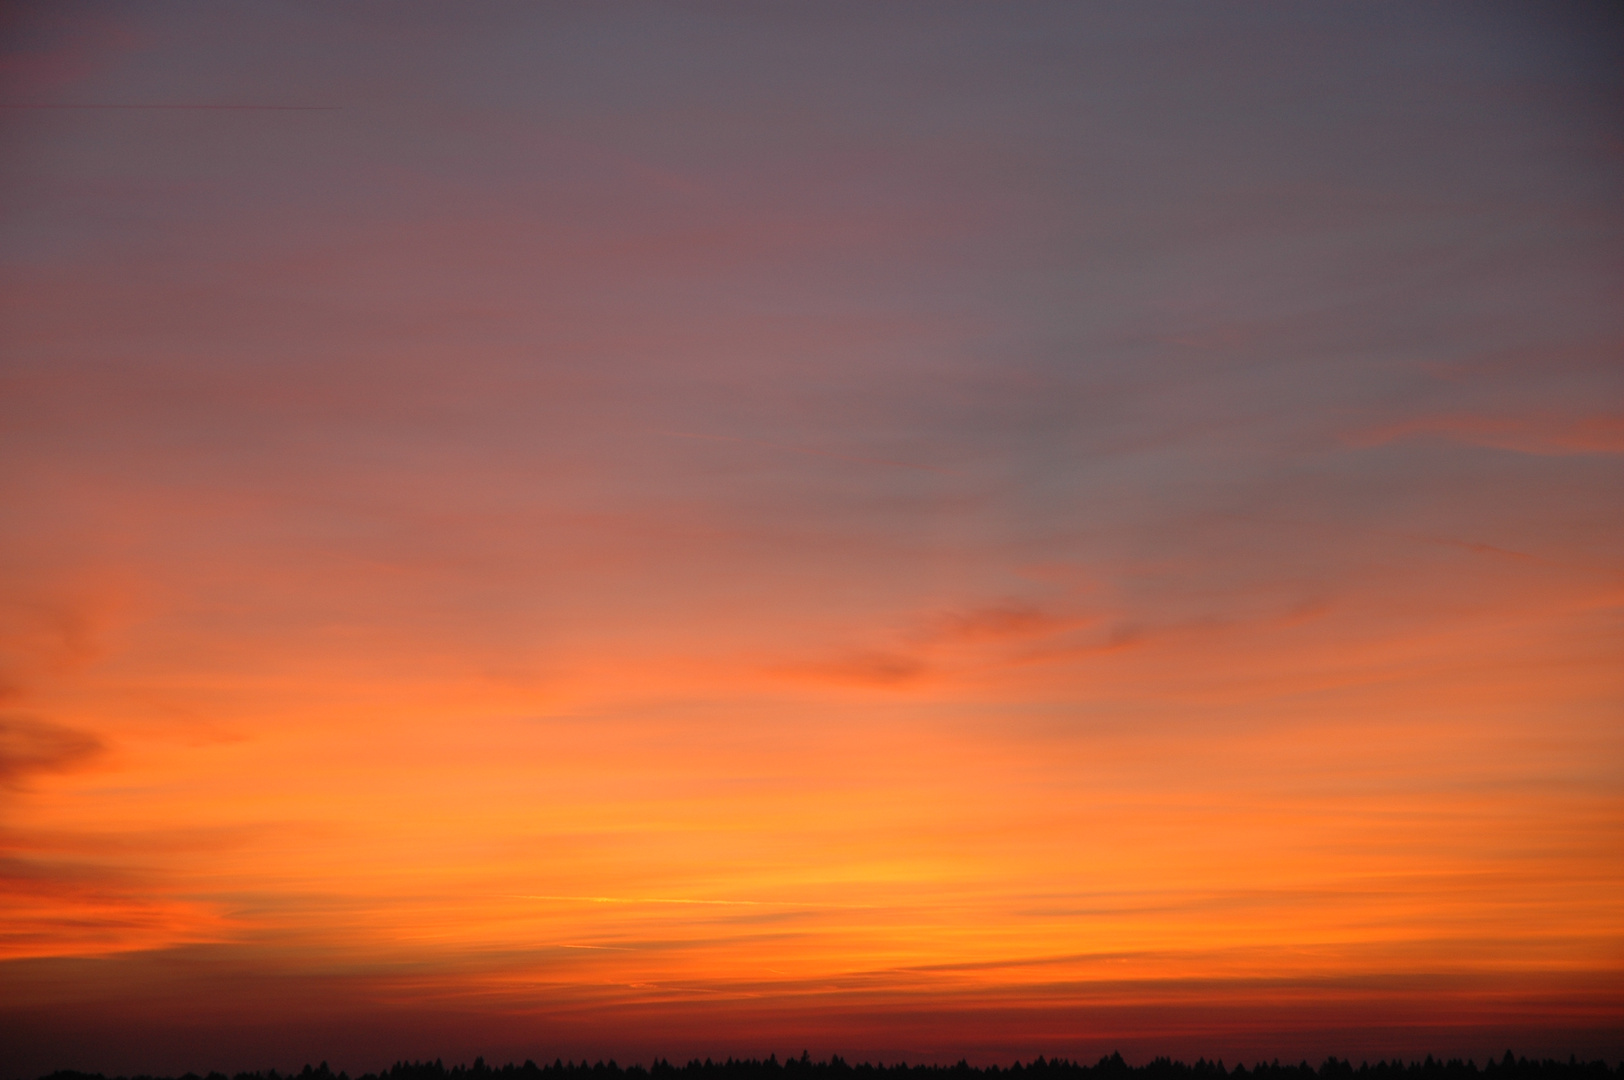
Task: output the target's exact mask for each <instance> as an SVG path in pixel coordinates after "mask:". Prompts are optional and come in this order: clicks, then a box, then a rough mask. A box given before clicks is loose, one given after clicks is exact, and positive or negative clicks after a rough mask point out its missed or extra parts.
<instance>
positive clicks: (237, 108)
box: [0, 105, 343, 112]
mask: <svg viewBox="0 0 1624 1080" xmlns="http://www.w3.org/2000/svg"><path fill="white" fill-rule="evenodd" d="M341 108H343V106H341V105H0V109H188V110H204V111H229V112H338V111H339V110H340V109H341Z"/></svg>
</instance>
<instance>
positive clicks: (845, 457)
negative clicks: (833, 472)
mask: <svg viewBox="0 0 1624 1080" xmlns="http://www.w3.org/2000/svg"><path fill="white" fill-rule="evenodd" d="M656 434H659V435H671V436H674V437H676V438H679V439H703V440H705V441H706V442H727V443H741V444H743V445H745V446H761V447H765V448H767V449H769V450H784V451H787V452H789V453H791V454H807V455H810V456H812V457H822V458H833V459H834V460H836V461H850V462H854V463H855V464H858V465H889V466H892V467H893V468H897V469H917V470H918V471H920V472H929V473H940V474H941V475H943V476H963V475H964V474H963V473H961V472H958V471H956V470H953V469H942V468H938V467H937V466H934V465H915V464H913V463H912V462H908V461H892V460H891V459H889V458H871V457H856V456H854V455H852V454H837V453H834V452H833V451H830V450H813V449H811V448H810V447H806V446H792V445H790V444H789V443H780V442H769V441H767V440H766V439H746V438H742V437H741V436H738V435H705V434H702V433H700V432H697V431H671V430H668V429H665V428H658V429H656Z"/></svg>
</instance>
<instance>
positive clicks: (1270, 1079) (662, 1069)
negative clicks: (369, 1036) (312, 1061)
mask: <svg viewBox="0 0 1624 1080" xmlns="http://www.w3.org/2000/svg"><path fill="white" fill-rule="evenodd" d="M994 1077H998V1078H1001V1080H1231V1078H1233V1080H1624V1061H1621V1062H1619V1064H1618V1066H1617V1067H1616V1068H1614V1067H1610V1066H1609V1065H1608V1064H1607V1063H1606V1062H1605V1061H1580V1060H1579V1059H1578V1058H1577V1057H1570V1058H1568V1060H1567V1061H1557V1060H1554V1059H1551V1058H1545V1059H1543V1060H1532V1059H1529V1058H1526V1057H1516V1056H1514V1055H1513V1054H1512V1053H1511V1051H1509V1050H1507V1051H1506V1054H1505V1056H1504V1057H1503V1058H1500V1059H1499V1060H1495V1059H1494V1058H1490V1059H1489V1060H1488V1062H1487V1063H1486V1064H1485V1065H1484V1066H1483V1067H1482V1068H1479V1067H1478V1065H1477V1063H1476V1062H1475V1061H1474V1060H1471V1059H1467V1060H1462V1059H1460V1058H1450V1059H1449V1060H1447V1061H1445V1060H1443V1059H1440V1058H1434V1057H1433V1056H1432V1055H1430V1054H1428V1055H1427V1057H1426V1059H1425V1060H1424V1061H1409V1062H1406V1061H1402V1060H1398V1059H1394V1060H1392V1061H1378V1062H1376V1063H1375V1064H1370V1063H1369V1062H1360V1064H1359V1065H1358V1067H1355V1066H1354V1064H1353V1062H1352V1061H1351V1060H1338V1059H1337V1058H1335V1057H1330V1058H1326V1059H1325V1061H1324V1063H1322V1064H1321V1065H1320V1066H1319V1067H1318V1068H1315V1067H1314V1066H1312V1065H1310V1064H1309V1063H1308V1062H1307V1061H1303V1062H1300V1063H1298V1064H1296V1065H1290V1064H1285V1065H1282V1064H1281V1063H1280V1060H1279V1059H1278V1058H1276V1059H1275V1060H1273V1061H1264V1062H1259V1063H1257V1064H1255V1065H1253V1066H1252V1067H1251V1068H1247V1067H1246V1065H1244V1064H1237V1065H1236V1066H1235V1067H1234V1068H1226V1067H1225V1066H1224V1063H1223V1061H1221V1060H1219V1061H1208V1060H1206V1059H1205V1058H1201V1059H1199V1060H1198V1061H1196V1063H1195V1064H1194V1065H1186V1064H1185V1063H1184V1062H1182V1061H1174V1060H1172V1059H1171V1058H1165V1057H1159V1058H1156V1059H1155V1060H1154V1061H1151V1062H1150V1063H1149V1064H1146V1065H1137V1066H1135V1065H1129V1064H1128V1063H1127V1062H1126V1061H1124V1060H1122V1055H1121V1054H1112V1055H1110V1056H1109V1057H1102V1058H1100V1060H1099V1062H1098V1063H1097V1064H1095V1065H1084V1064H1082V1063H1080V1062H1076V1061H1070V1060H1068V1059H1066V1058H1042V1057H1039V1058H1036V1059H1035V1060H1033V1061H1030V1062H1027V1063H1025V1064H1022V1063H1021V1062H1019V1061H1017V1062H1015V1064H1013V1065H1010V1066H1008V1067H1000V1066H998V1065H988V1066H985V1067H978V1066H974V1065H971V1064H969V1063H968V1062H967V1061H964V1060H960V1061H959V1063H958V1064H957V1065H909V1064H907V1063H906V1062H897V1063H895V1064H892V1065H886V1064H884V1063H883V1062H881V1063H877V1064H872V1065H871V1064H869V1063H868V1062H863V1063H862V1064H859V1065H851V1064H848V1063H847V1062H846V1061H845V1060H844V1059H843V1058H841V1057H840V1056H839V1055H838V1054H837V1055H834V1056H832V1057H830V1058H829V1059H828V1060H826V1061H814V1060H812V1058H811V1056H810V1055H809V1054H807V1053H805V1052H803V1053H802V1054H801V1056H800V1057H799V1058H795V1057H790V1058H786V1059H785V1060H783V1061H779V1060H778V1057H777V1055H773V1056H771V1057H768V1058H766V1059H765V1060H763V1059H760V1058H732V1057H730V1058H728V1059H727V1060H725V1061H712V1060H711V1059H710V1058H706V1059H705V1060H703V1061H700V1060H699V1059H697V1058H696V1059H694V1060H692V1061H690V1062H688V1063H687V1064H686V1065H673V1064H671V1062H669V1061H667V1060H665V1059H664V1058H656V1059H655V1061H654V1062H653V1064H651V1065H649V1066H648V1067H646V1068H645V1067H644V1066H642V1065H628V1066H625V1067H624V1068H623V1067H621V1066H620V1065H617V1064H615V1062H614V1060H613V1059H612V1058H611V1059H610V1060H609V1061H607V1062H605V1061H596V1062H592V1063H590V1064H589V1063H588V1062H586V1061H585V1060H582V1061H574V1060H571V1061H565V1060H563V1059H561V1058H560V1059H557V1060H555V1061H554V1062H553V1063H552V1064H551V1065H537V1064H536V1063H535V1062H534V1061H526V1062H525V1063H524V1064H523V1065H514V1064H512V1063H511V1062H510V1063H509V1064H507V1065H502V1066H499V1067H492V1066H489V1065H486V1064H485V1059H484V1058H476V1059H475V1060H474V1063H473V1064H472V1065H453V1066H451V1067H450V1068H447V1067H446V1066H445V1064H444V1063H443V1062H441V1061H439V1060H435V1061H400V1062H396V1063H395V1064H394V1065H393V1066H391V1067H390V1068H388V1069H385V1070H383V1071H382V1072H377V1073H363V1074H361V1075H359V1076H357V1077H354V1078H353V1080H992V1078H994ZM40 1080H108V1077H106V1076H104V1075H103V1074H101V1073H82V1072H71V1071H61V1072H54V1073H51V1074H49V1075H47V1076H44V1077H41V1078H40ZM115 1080H352V1078H351V1077H350V1076H349V1074H348V1073H345V1072H338V1073H335V1072H333V1071H332V1070H330V1069H329V1068H328V1067H327V1063H326V1062H325V1061H324V1062H322V1063H321V1064H320V1065H319V1066H316V1067H315V1068H312V1067H311V1066H309V1065H306V1066H305V1067H304V1071H302V1072H290V1073H279V1072H277V1071H276V1070H275V1069H268V1070H266V1071H265V1072H240V1073H237V1074H236V1075H235V1076H231V1077H228V1076H226V1074H224V1073H219V1072H211V1073H209V1074H208V1075H207V1076H198V1075H197V1074H196V1073H187V1074H185V1075H184V1076H181V1077H178V1078H168V1077H153V1076H145V1075H143V1076H135V1077H122V1076H121V1077H117V1078H115Z"/></svg>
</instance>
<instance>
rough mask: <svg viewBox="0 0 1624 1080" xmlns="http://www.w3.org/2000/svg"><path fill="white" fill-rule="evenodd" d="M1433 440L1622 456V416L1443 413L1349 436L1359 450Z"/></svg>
mask: <svg viewBox="0 0 1624 1080" xmlns="http://www.w3.org/2000/svg"><path fill="white" fill-rule="evenodd" d="M1421 438H1435V439H1447V440H1449V441H1451V442H1460V443H1465V444H1467V445H1468V446H1488V447H1493V448H1495V449H1497V450H1515V451H1518V452H1519V453H1524V454H1538V455H1541V456H1561V455H1567V454H1624V416H1621V415H1614V414H1610V413H1593V414H1591V415H1589V416H1558V415H1556V414H1552V413H1540V414H1534V415H1530V416H1485V415H1481V414H1476V413H1444V414H1439V415H1435V416H1417V417H1412V418H1410V419H1408V420H1400V421H1398V422H1397V423H1392V424H1386V425H1384V426H1381V427H1376V428H1370V429H1367V430H1365V431H1360V432H1356V433H1354V434H1352V435H1349V436H1348V441H1349V442H1350V443H1352V444H1353V445H1355V446H1361V447H1363V446H1385V445H1387V444H1388V443H1393V442H1400V441H1404V440H1408V439H1421Z"/></svg>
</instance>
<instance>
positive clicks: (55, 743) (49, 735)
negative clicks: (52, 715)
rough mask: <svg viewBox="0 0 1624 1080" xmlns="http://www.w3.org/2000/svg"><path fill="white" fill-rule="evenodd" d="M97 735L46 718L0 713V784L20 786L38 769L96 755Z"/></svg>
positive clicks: (70, 765) (66, 766) (62, 768)
mask: <svg viewBox="0 0 1624 1080" xmlns="http://www.w3.org/2000/svg"><path fill="white" fill-rule="evenodd" d="M102 750H103V745H102V742H101V740H100V739H98V738H97V737H96V736H95V735H92V734H91V733H90V732H87V731H79V730H77V729H75V728H70V727H64V726H62V725H61V724H54V723H51V722H50V721H47V720H34V719H30V718H27V717H21V716H0V787H8V788H20V787H22V786H24V785H25V784H26V782H27V780H28V777H30V776H31V775H33V774H35V773H42V772H66V771H68V770H70V769H75V768H78V767H79V766H81V765H83V764H85V763H86V762H88V761H90V760H91V759H92V758H94V757H96V756H97V755H98V754H100V753H101V752H102Z"/></svg>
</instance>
